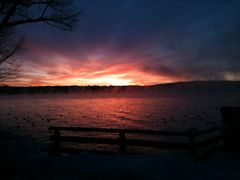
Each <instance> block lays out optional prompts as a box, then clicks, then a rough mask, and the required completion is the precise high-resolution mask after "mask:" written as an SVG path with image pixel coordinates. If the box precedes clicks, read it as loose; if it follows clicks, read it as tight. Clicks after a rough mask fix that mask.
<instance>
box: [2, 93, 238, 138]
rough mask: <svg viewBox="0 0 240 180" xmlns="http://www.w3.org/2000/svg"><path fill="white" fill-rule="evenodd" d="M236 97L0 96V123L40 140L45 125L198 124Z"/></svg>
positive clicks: (215, 120) (208, 122) (215, 119)
mask: <svg viewBox="0 0 240 180" xmlns="http://www.w3.org/2000/svg"><path fill="white" fill-rule="evenodd" d="M239 102H240V101H239V100H238V99H236V98H235V99H222V98H215V99H213V98H176V97H175V98H171V97H168V98H162V97H158V98H156V97H154V98H146V97H145V98H139V97H138V98H124V97H117V98H101V97H88V98H86V97H73V96H66V95H63V96H61V95H57V96H56V95H52V96H51V95H41V96H38V95H12V96H1V97H0V117H1V118H0V126H1V128H3V129H7V130H10V131H12V132H17V133H20V134H22V135H26V136H32V137H34V138H36V139H38V140H40V141H42V142H46V141H47V140H48V139H49V135H50V133H49V131H48V127H49V126H80V127H104V128H132V129H157V130H158V129H167V130H169V129H177V130H186V129H188V128H191V127H194V128H198V129H204V128H208V127H212V126H215V125H217V124H220V123H221V122H222V118H221V116H220V112H219V108H220V107H221V106H224V105H225V106H226V105H240V103H239Z"/></svg>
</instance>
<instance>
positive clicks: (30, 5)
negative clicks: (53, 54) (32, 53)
mask: <svg viewBox="0 0 240 180" xmlns="http://www.w3.org/2000/svg"><path fill="white" fill-rule="evenodd" d="M73 2H74V1H73V0H0V83H1V82H3V81H5V80H6V79H9V78H13V77H16V72H17V67H18V66H16V63H14V62H15V60H16V59H15V58H16V54H17V53H18V52H19V51H20V50H21V49H22V45H23V40H22V39H19V38H17V37H16V36H15V34H14V27H16V26H18V25H22V24H29V23H39V22H42V23H45V24H48V25H51V26H54V27H56V28H59V29H61V30H65V31H72V30H74V28H75V27H76V24H77V21H78V17H80V16H82V10H76V9H75V8H74V7H73Z"/></svg>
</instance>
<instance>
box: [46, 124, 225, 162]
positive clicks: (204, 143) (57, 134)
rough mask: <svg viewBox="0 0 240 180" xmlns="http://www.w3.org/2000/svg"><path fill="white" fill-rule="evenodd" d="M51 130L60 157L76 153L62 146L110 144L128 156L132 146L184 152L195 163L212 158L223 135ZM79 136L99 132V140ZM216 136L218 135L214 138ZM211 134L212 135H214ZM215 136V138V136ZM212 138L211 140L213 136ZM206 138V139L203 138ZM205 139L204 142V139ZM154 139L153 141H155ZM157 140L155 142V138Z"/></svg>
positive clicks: (213, 129) (86, 129) (178, 132)
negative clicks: (181, 139) (147, 138)
mask: <svg viewBox="0 0 240 180" xmlns="http://www.w3.org/2000/svg"><path fill="white" fill-rule="evenodd" d="M49 130H50V131H51V132H52V133H53V134H52V135H51V136H50V140H51V141H52V142H53V147H52V148H51V152H54V153H57V154H60V153H74V152H76V151H77V149H73V148H65V147H63V146H62V143H69V142H74V143H81V144H84V143H87V144H108V145H118V146H119V151H120V152H122V153H127V147H129V146H141V147H156V148H167V149H181V150H186V151H189V152H190V155H191V156H193V157H194V159H195V160H199V159H200V160H201V159H203V158H204V157H209V156H210V155H211V153H213V152H215V151H216V150H217V149H219V148H220V147H221V145H222V140H223V134H222V133H221V132H219V130H218V129H217V128H211V129H207V130H203V131H197V130H196V129H188V130H187V131H163V130H159V131H158V130H135V129H108V128H86V127H49ZM66 132H72V133H74V135H71V136H70V135H68V134H66ZM80 132H89V133H92V132H97V133H100V137H99V136H94V137H91V136H82V135H81V133H80ZM62 133H63V134H62ZM214 133H215V134H214ZM104 134H105V135H106V134H117V135H118V137H117V138H112V137H111V138H109V137H103V136H102V135H104ZM211 134H212V135H211ZM213 134H214V135H213ZM126 135H148V136H149V135H150V136H156V137H157V136H161V137H162V136H164V137H170V136H172V137H176V139H177V138H180V137H185V138H187V139H188V140H187V141H186V142H180V141H178V140H176V141H175V142H172V141H166V140H165V141H163V140H146V139H139V137H138V138H137V139H132V138H127V136H126ZM210 135H211V136H210ZM204 136H206V137H204ZM203 137H204V138H203ZM153 139H154V138H153ZM155 139H156V138H155ZM208 146H212V147H211V148H210V149H208V150H205V152H202V150H201V149H203V148H206V147H208Z"/></svg>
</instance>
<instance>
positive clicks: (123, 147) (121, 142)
mask: <svg viewBox="0 0 240 180" xmlns="http://www.w3.org/2000/svg"><path fill="white" fill-rule="evenodd" d="M125 140H126V137H125V132H124V131H120V132H119V151H120V152H122V153H126V143H125Z"/></svg>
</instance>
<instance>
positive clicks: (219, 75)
mask: <svg viewBox="0 0 240 180" xmlns="http://www.w3.org/2000/svg"><path fill="white" fill-rule="evenodd" d="M76 6H78V7H79V8H83V9H84V20H83V21H82V22H80V23H79V26H78V29H77V30H76V31H75V32H70V33H66V32H61V31H59V30H56V29H54V28H51V27H46V26H42V25H28V26H24V27H22V30H23V33H25V34H26V39H27V46H28V49H29V51H28V53H26V54H25V57H26V59H27V61H30V62H34V63H40V64H41V63H42V64H45V65H46V66H47V65H48V64H51V62H54V63H58V62H59V61H58V60H59V57H62V58H65V59H67V60H68V63H69V64H75V63H77V64H79V65H80V64H81V63H82V64H86V63H87V62H88V61H89V60H90V59H91V58H92V57H94V58H96V59H97V60H98V61H101V62H102V65H104V66H112V65H116V64H122V63H123V62H124V63H126V62H138V63H139V65H138V68H139V69H140V70H142V71H145V72H148V73H152V74H159V75H165V76H169V77H182V78H184V79H186V80H188V79H191V80H193V79H224V74H226V73H238V72H239V69H240V63H239V58H240V50H239V49H240V33H239V32H240V1H238V0H201V1H200V0H199V1H192V0H183V1H179V0H168V1H165V0H151V1H149V0H131V1H129V0H111V1H110V0H81V1H77V2H76ZM57 57H58V58H57ZM50 59H51V60H50ZM101 68H103V67H101V66H100V67H99V70H101Z"/></svg>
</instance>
